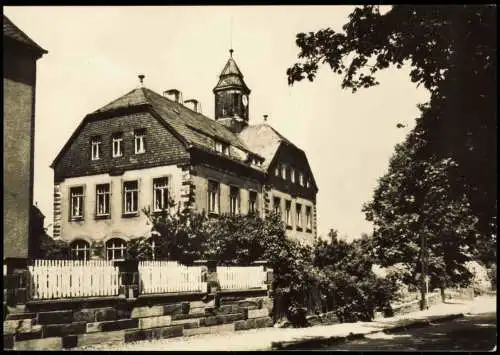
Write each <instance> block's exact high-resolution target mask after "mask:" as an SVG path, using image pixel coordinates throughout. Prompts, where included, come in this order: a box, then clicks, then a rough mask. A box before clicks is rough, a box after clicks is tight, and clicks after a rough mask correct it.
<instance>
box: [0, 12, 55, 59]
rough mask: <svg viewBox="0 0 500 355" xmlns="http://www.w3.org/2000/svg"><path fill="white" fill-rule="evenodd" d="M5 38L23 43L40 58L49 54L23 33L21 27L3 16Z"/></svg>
mask: <svg viewBox="0 0 500 355" xmlns="http://www.w3.org/2000/svg"><path fill="white" fill-rule="evenodd" d="M3 36H4V38H5V37H7V38H10V39H12V40H14V41H17V42H18V43H21V44H22V45H24V46H25V47H27V48H30V49H32V50H34V51H35V52H37V54H39V55H40V56H42V55H43V54H45V53H47V51H46V50H45V49H43V48H42V47H40V46H39V45H38V44H37V43H35V41H33V40H32V39H31V38H30V37H28V35H27V34H26V33H24V32H23V31H21V30H20V29H19V27H17V26H16V25H14V24H13V23H12V21H11V20H9V19H8V18H7V16H5V15H3Z"/></svg>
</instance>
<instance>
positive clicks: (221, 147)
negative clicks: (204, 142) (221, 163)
mask: <svg viewBox="0 0 500 355" xmlns="http://www.w3.org/2000/svg"><path fill="white" fill-rule="evenodd" d="M215 151H216V152H217V153H222V154H224V155H229V144H226V143H223V142H220V141H215Z"/></svg>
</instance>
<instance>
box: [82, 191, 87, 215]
mask: <svg viewBox="0 0 500 355" xmlns="http://www.w3.org/2000/svg"><path fill="white" fill-rule="evenodd" d="M82 191H83V198H82V219H85V208H86V207H87V185H86V184H84V185H83V187H82Z"/></svg>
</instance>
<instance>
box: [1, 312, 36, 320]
mask: <svg viewBox="0 0 500 355" xmlns="http://www.w3.org/2000/svg"><path fill="white" fill-rule="evenodd" d="M34 318H36V313H13V314H9V315H7V320H17V319H34Z"/></svg>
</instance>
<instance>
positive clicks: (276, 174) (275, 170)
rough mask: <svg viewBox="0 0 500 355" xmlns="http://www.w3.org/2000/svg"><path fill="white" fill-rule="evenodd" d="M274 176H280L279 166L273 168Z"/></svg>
mask: <svg viewBox="0 0 500 355" xmlns="http://www.w3.org/2000/svg"><path fill="white" fill-rule="evenodd" d="M274 176H280V167H279V166H276V168H275V169H274Z"/></svg>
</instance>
